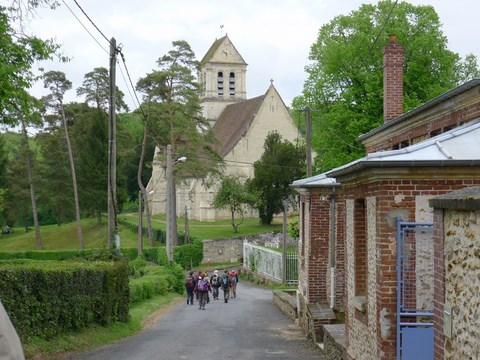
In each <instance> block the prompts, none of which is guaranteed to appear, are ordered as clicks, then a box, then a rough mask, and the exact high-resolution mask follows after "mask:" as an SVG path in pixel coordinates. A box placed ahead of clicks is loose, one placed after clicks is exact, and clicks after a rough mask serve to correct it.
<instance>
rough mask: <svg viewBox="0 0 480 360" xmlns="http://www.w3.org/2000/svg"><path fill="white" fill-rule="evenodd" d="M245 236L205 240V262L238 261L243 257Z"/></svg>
mask: <svg viewBox="0 0 480 360" xmlns="http://www.w3.org/2000/svg"><path fill="white" fill-rule="evenodd" d="M243 241H244V238H243V237H242V238H232V239H218V240H205V241H204V242H203V261H202V262H203V263H207V262H208V261H209V260H210V262H212V263H229V262H237V261H239V260H241V259H242V258H243Z"/></svg>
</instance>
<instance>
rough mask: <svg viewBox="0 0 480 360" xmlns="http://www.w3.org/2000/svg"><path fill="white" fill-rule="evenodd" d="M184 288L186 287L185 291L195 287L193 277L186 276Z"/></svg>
mask: <svg viewBox="0 0 480 360" xmlns="http://www.w3.org/2000/svg"><path fill="white" fill-rule="evenodd" d="M185 286H186V287H187V289H193V288H194V287H195V285H194V283H193V277H191V276H187V280H185Z"/></svg>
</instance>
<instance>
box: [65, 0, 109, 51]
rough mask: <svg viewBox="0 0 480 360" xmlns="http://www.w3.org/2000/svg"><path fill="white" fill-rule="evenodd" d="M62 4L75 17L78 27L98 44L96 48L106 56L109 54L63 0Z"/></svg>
mask: <svg viewBox="0 0 480 360" xmlns="http://www.w3.org/2000/svg"><path fill="white" fill-rule="evenodd" d="M62 2H63V4H64V5H65V6H66V7H67V9H68V10H70V12H71V13H72V15H73V16H74V17H75V19H77V21H78V22H79V23H80V25H82V27H83V28H84V29H85V31H86V32H87V33H88V34H89V35H90V36H91V37H92V39H93V40H94V41H95V42H96V43H97V44H98V46H100V47H101V48H102V49H103V51H105V52H106V53H107V54H108V53H109V51H108V50H107V49H105V48H104V47H103V46H102V44H100V42H99V41H98V40H97V39H96V38H95V36H93V34H92V33H91V32H90V31H89V30H88V29H87V27H86V26H85V25H84V24H83V23H82V21H81V20H80V19H79V18H78V16H77V15H76V14H75V13H74V12H73V10H72V9H71V8H70V6H68V4H67V3H66V2H65V0H62ZM75 2H76V1H75Z"/></svg>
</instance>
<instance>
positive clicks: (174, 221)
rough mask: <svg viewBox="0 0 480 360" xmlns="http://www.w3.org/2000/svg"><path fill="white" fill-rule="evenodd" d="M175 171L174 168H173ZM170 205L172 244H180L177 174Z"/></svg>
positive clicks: (172, 187) (173, 182)
mask: <svg viewBox="0 0 480 360" xmlns="http://www.w3.org/2000/svg"><path fill="white" fill-rule="evenodd" d="M172 171H173V170H172ZM170 191H171V193H170V199H171V203H170V206H171V207H172V210H171V214H172V218H171V229H172V232H171V236H172V245H173V246H178V227H177V191H176V185H175V176H172V184H171V187H170Z"/></svg>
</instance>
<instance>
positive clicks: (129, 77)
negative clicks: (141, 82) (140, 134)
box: [120, 51, 147, 119]
mask: <svg viewBox="0 0 480 360" xmlns="http://www.w3.org/2000/svg"><path fill="white" fill-rule="evenodd" d="M120 56H121V57H122V61H123V66H124V67H125V70H126V72H127V76H128V80H129V81H130V86H131V88H132V89H133V94H134V95H135V99H137V103H138V106H139V108H140V111H141V112H142V115H143V117H144V119H146V118H147V116H146V115H145V113H144V112H143V108H142V107H141V104H140V100H138V96H137V92H136V91H135V86H134V85H133V82H132V78H131V76H130V72H129V71H128V67H127V63H126V62H125V55H124V54H123V52H122V51H120Z"/></svg>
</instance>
